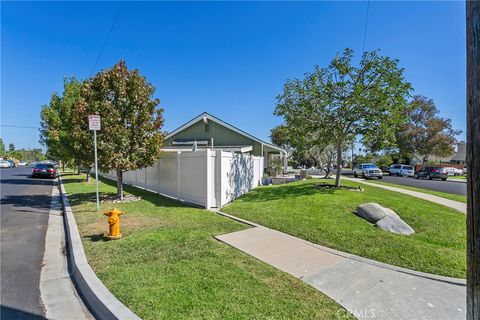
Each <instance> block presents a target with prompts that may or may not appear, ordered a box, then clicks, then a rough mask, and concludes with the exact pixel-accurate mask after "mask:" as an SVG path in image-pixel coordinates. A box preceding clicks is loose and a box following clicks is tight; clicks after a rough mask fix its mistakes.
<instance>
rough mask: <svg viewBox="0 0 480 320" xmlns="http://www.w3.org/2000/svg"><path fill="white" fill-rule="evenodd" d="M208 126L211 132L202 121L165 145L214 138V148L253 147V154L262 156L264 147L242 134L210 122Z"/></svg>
mask: <svg viewBox="0 0 480 320" xmlns="http://www.w3.org/2000/svg"><path fill="white" fill-rule="evenodd" d="M208 125H209V132H205V123H204V122H203V121H202V120H200V121H198V122H197V123H195V124H193V125H191V126H189V127H188V128H185V129H184V130H182V131H180V132H178V133H176V134H175V135H174V136H173V137H171V138H169V139H167V140H165V145H167V146H168V145H171V144H172V141H173V140H175V139H192V140H193V139H196V140H210V139H211V138H213V145H214V146H239V145H244V146H252V147H253V150H252V153H253V154H254V155H255V156H262V154H261V152H262V151H261V150H262V147H261V144H260V143H258V142H257V141H254V140H252V139H249V138H247V137H245V136H242V135H241V134H238V133H237V132H235V131H233V130H231V129H229V128H226V127H224V126H222V125H220V124H218V123H215V122H213V121H208Z"/></svg>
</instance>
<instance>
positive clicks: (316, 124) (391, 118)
mask: <svg viewBox="0 0 480 320" xmlns="http://www.w3.org/2000/svg"><path fill="white" fill-rule="evenodd" d="M353 57H354V54H353V51H352V50H351V49H346V50H345V51H344V52H343V53H342V54H339V55H337V56H336V57H335V58H334V59H333V60H332V62H331V63H330V64H329V65H328V66H327V67H324V68H321V67H318V66H316V67H315V69H314V71H313V72H312V73H307V74H305V78H304V79H301V80H300V79H293V80H289V81H287V83H286V84H285V86H284V90H283V93H282V94H281V95H280V96H278V97H277V105H276V108H275V112H274V114H275V115H278V116H281V117H283V120H284V125H285V126H286V127H287V128H288V130H289V131H290V134H289V135H290V137H297V138H296V139H301V140H302V143H304V144H305V142H308V141H310V143H311V144H314V145H317V146H318V147H319V148H320V149H324V148H326V147H327V146H328V145H330V144H333V145H334V146H335V149H336V153H337V155H336V162H337V171H336V181H335V184H336V186H340V174H341V163H342V151H343V150H344V149H345V148H347V147H348V146H349V145H351V143H352V141H353V139H355V137H356V136H361V137H362V142H363V143H366V142H368V143H372V142H374V143H375V145H377V146H379V147H380V146H381V147H382V148H386V147H388V146H391V145H393V144H394V143H395V132H396V129H397V128H398V127H399V125H400V124H401V123H403V116H404V112H403V110H404V108H405V105H406V98H407V97H408V95H409V92H410V90H411V85H410V83H408V82H407V81H406V80H405V78H404V75H403V73H404V70H403V68H400V67H399V61H398V60H396V59H390V58H389V57H384V56H380V55H379V53H378V51H372V52H365V53H364V54H363V55H362V57H361V59H360V62H359V63H358V65H356V66H355V65H354V63H353Z"/></svg>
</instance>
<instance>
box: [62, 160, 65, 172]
mask: <svg viewBox="0 0 480 320" xmlns="http://www.w3.org/2000/svg"><path fill="white" fill-rule="evenodd" d="M62 172H63V173H65V161H62Z"/></svg>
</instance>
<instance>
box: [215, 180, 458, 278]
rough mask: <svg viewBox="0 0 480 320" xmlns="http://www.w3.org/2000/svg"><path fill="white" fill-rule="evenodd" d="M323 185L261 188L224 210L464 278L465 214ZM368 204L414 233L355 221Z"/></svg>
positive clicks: (373, 191) (368, 190)
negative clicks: (387, 210)
mask: <svg viewBox="0 0 480 320" xmlns="http://www.w3.org/2000/svg"><path fill="white" fill-rule="evenodd" d="M325 181H329V180H321V179H313V180H304V181H299V182H294V183H290V184H286V185H277V186H266V187H259V188H257V189H255V190H253V191H252V192H250V193H248V194H246V195H244V196H242V197H241V198H239V199H237V200H235V201H234V202H232V203H231V204H229V205H227V206H226V207H224V208H223V209H222V211H225V212H227V213H229V214H233V215H235V216H238V217H241V218H244V219H247V220H251V221H254V222H257V223H259V224H262V225H264V226H267V227H271V228H273V229H276V230H279V231H283V232H286V233H288V234H291V235H294V236H298V237H300V238H303V239H306V240H309V241H311V242H314V243H317V244H321V245H324V246H327V247H330V248H334V249H338V250H342V251H346V252H350V253H353V254H356V255H360V256H364V257H367V258H371V259H375V260H378V261H382V262H386V263H390V264H393V265H397V266H402V267H407V268H411V269H414V270H418V271H424V272H429V273H435V274H440V275H446V276H452V277H458V278H464V277H465V273H466V265H465V242H466V234H465V215H464V214H462V213H459V212H457V211H455V210H453V209H449V208H447V207H443V206H441V205H437V204H434V203H431V202H428V201H424V200H421V199H417V198H414V197H411V196H408V195H403V194H399V193H394V192H391V191H388V190H384V189H380V188H375V187H370V186H367V185H361V186H362V188H364V189H365V191H364V192H356V191H349V190H335V191H333V190H325V189H317V188H315V187H314V185H315V184H316V183H319V182H325ZM330 181H331V180H330ZM342 183H343V184H345V185H350V186H358V185H359V184H358V183H355V182H351V181H343V182H342ZM367 202H377V203H379V204H381V205H383V206H385V207H389V208H391V209H393V210H395V211H396V212H397V213H398V214H399V215H400V216H401V217H402V218H403V219H404V220H405V221H406V222H407V223H408V224H410V226H412V227H413V229H415V234H414V235H411V236H403V235H397V234H392V233H388V232H386V231H383V230H381V229H378V228H376V227H374V226H372V225H371V224H370V223H368V222H366V221H364V220H362V219H361V218H359V217H357V216H356V215H355V214H354V213H353V212H354V210H355V209H356V206H357V205H359V204H362V203H367Z"/></svg>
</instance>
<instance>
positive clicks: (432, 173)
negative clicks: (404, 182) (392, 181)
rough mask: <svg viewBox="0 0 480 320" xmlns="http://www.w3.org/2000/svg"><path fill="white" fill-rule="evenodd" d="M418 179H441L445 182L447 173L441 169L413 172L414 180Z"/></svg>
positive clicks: (423, 169)
mask: <svg viewBox="0 0 480 320" xmlns="http://www.w3.org/2000/svg"><path fill="white" fill-rule="evenodd" d="M419 178H426V179H428V180H432V179H442V180H443V181H445V180H447V178H448V171H447V169H445V168H443V167H425V168H422V169H420V170H418V171H417V172H415V179H419Z"/></svg>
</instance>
